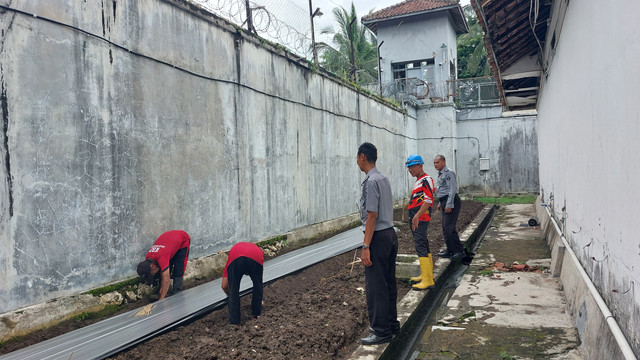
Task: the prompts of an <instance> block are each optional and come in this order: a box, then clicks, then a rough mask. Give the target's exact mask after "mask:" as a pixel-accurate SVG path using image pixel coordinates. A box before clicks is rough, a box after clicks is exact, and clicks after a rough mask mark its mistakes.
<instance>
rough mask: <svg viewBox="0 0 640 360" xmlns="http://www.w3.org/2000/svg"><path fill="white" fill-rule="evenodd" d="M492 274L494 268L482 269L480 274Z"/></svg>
mask: <svg viewBox="0 0 640 360" xmlns="http://www.w3.org/2000/svg"><path fill="white" fill-rule="evenodd" d="M492 274H493V270H491V269H488V270H482V271H480V275H482V276H489V275H492Z"/></svg>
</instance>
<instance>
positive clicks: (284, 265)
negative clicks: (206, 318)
mask: <svg viewBox="0 0 640 360" xmlns="http://www.w3.org/2000/svg"><path fill="white" fill-rule="evenodd" d="M362 238H363V235H362V231H361V230H360V229H358V228H356V229H352V230H349V231H346V232H343V233H341V234H338V235H336V236H334V237H332V238H330V239H328V240H326V241H323V242H321V243H318V244H314V245H310V246H307V247H305V248H302V249H298V250H296V251H292V252H290V253H288V254H285V255H282V256H279V257H277V258H275V259H272V260H269V261H267V262H265V266H264V276H263V278H264V282H265V283H268V282H271V281H274V280H276V279H278V278H281V277H284V276H286V275H288V274H291V273H293V272H296V271H298V270H301V269H303V268H305V267H307V266H310V265H313V264H315V263H318V262H320V261H322V260H325V259H328V258H331V257H333V256H336V255H339V254H342V253H344V252H347V251H349V250H353V249H355V248H357V247H359V246H360V245H361V244H362ZM220 282H221V279H217V280H214V281H211V282H208V283H206V284H203V285H200V286H198V287H195V288H191V289H188V290H185V291H183V292H181V293H179V294H177V295H174V296H170V297H168V298H166V299H164V300H162V301H157V302H156V303H154V304H153V309H152V310H151V314H149V315H143V316H136V313H138V312H139V311H140V310H142V308H140V309H137V310H133V311H130V312H128V313H125V314H121V315H118V316H114V317H112V318H109V319H107V320H103V321H100V322H98V323H95V324H93V325H89V326H86V327H84V328H81V329H78V330H75V331H72V332H70V333H66V334H63V335H60V336H58V337H55V338H53V339H49V340H46V341H43V342H41V343H39V344H35V345H32V346H29V347H27V348H24V349H22V350H17V351H14V352H12V353H9V354H6V355H4V356H1V357H0V359H3V360H4V359H21V360H27V359H34V360H36V359H37V360H44V359H63V360H68V359H71V360H73V359H100V358H105V357H107V356H109V355H113V354H115V353H117V352H119V351H122V350H124V349H126V348H128V347H130V346H132V345H134V344H137V343H139V342H141V341H144V340H146V339H148V338H151V337H153V336H155V335H156V334H158V333H160V332H162V331H164V330H166V329H168V328H170V327H174V326H176V325H179V324H181V323H183V322H185V321H187V320H189V319H191V318H193V317H195V316H198V315H200V314H203V313H205V312H208V311H211V310H213V309H215V308H217V307H220V306H222V305H225V304H226V299H227V295H226V294H225V293H224V292H223V291H222V289H221V287H220ZM251 285H252V284H251V280H250V279H249V277H247V276H245V277H244V278H243V280H242V283H241V284H240V291H242V292H244V293H247V292H250V289H251Z"/></svg>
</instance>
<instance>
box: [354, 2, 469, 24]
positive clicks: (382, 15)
mask: <svg viewBox="0 0 640 360" xmlns="http://www.w3.org/2000/svg"><path fill="white" fill-rule="evenodd" d="M458 3H459V1H458V0H406V1H403V2H401V3H399V4H395V5H392V6H389V7H387V8H384V9H382V10H378V11H376V12H373V13H371V14H367V15H365V16H363V17H362V21H363V22H365V21H373V20H383V19H387V18H391V17H395V16H401V15H409V14H412V13H418V12H422V11H427V10H435V9H439V8H443V7H447V6H451V5H456V4H458Z"/></svg>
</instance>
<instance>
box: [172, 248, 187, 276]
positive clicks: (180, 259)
mask: <svg viewBox="0 0 640 360" xmlns="http://www.w3.org/2000/svg"><path fill="white" fill-rule="evenodd" d="M188 260H189V248H188V247H183V248H182V249H180V250H178V252H176V254H175V255H173V257H172V258H171V260H169V274H170V276H171V278H172V279H176V278H182V277H184V270H185V269H186V268H187V261H188Z"/></svg>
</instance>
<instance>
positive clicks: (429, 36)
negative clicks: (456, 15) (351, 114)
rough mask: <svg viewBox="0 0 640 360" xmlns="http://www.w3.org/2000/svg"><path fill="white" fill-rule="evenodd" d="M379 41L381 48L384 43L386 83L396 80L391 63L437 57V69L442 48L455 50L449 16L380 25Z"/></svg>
mask: <svg viewBox="0 0 640 360" xmlns="http://www.w3.org/2000/svg"><path fill="white" fill-rule="evenodd" d="M452 34H453V36H451V35H452ZM377 39H378V44H380V43H381V42H382V41H384V44H382V46H381V47H380V56H381V57H382V59H381V60H380V67H381V68H382V69H383V72H382V79H383V81H391V80H393V72H392V70H391V64H392V63H398V62H405V61H412V60H421V59H429V58H432V57H433V53H436V54H437V56H436V60H435V62H436V68H437V67H438V63H439V62H441V61H442V57H443V55H442V48H441V47H442V44H445V45H446V46H447V47H448V48H453V49H455V48H456V39H455V31H454V30H453V27H452V25H451V23H450V22H449V18H448V16H447V15H446V12H445V13H440V14H437V13H436V14H427V15H425V16H421V17H416V18H403V19H399V20H395V21H387V22H383V23H379V24H378V36H377ZM436 73H437V74H438V76H440V75H439V74H440V72H439V71H437V72H436ZM446 74H448V72H445V75H446Z"/></svg>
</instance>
